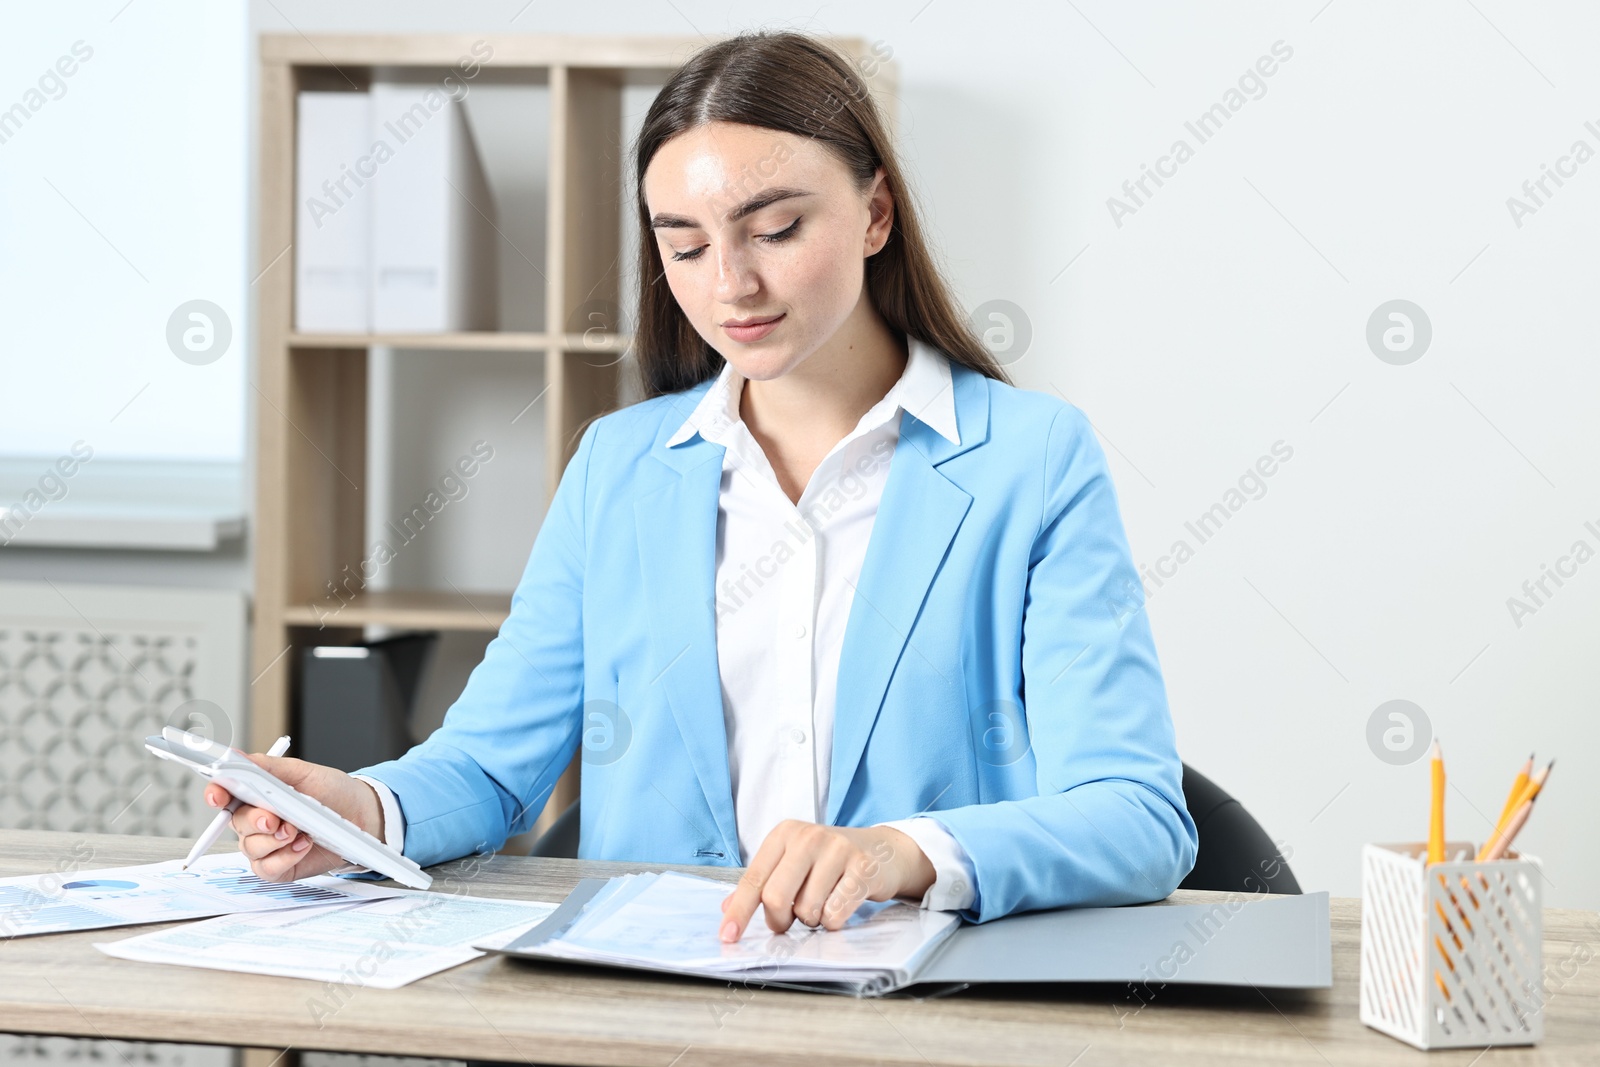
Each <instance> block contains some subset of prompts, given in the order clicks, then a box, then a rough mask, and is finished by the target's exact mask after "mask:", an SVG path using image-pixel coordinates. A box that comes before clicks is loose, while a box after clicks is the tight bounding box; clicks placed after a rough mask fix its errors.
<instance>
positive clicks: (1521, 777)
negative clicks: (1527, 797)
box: [1494, 753, 1533, 832]
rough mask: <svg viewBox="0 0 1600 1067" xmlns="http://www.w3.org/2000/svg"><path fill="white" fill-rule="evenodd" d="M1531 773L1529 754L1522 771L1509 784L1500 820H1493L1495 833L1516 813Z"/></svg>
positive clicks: (1531, 761) (1531, 756) (1531, 764)
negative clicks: (1509, 788) (1509, 789)
mask: <svg viewBox="0 0 1600 1067" xmlns="http://www.w3.org/2000/svg"><path fill="white" fill-rule="evenodd" d="M1532 773H1533V755H1532V754H1531V753H1530V754H1529V755H1528V762H1526V763H1524V764H1523V765H1522V769H1521V770H1519V771H1518V772H1517V777H1516V779H1515V780H1514V781H1513V782H1512V783H1511V792H1510V794H1508V795H1507V796H1506V806H1505V807H1504V808H1501V809H1500V818H1498V819H1496V820H1495V823H1494V828H1495V830H1496V832H1498V831H1499V829H1500V827H1502V826H1504V825H1505V824H1506V823H1507V822H1509V821H1510V819H1511V816H1512V815H1514V814H1515V813H1516V810H1517V801H1518V800H1520V799H1522V791H1523V790H1524V789H1526V788H1527V787H1528V776H1529V775H1531V774H1532Z"/></svg>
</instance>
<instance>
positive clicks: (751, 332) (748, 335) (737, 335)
mask: <svg viewBox="0 0 1600 1067" xmlns="http://www.w3.org/2000/svg"><path fill="white" fill-rule="evenodd" d="M786 315H787V312H786V313H785V314H784V315H779V316H778V317H777V318H775V319H773V320H772V321H770V322H762V323H757V324H756V325H754V326H724V327H723V328H722V329H723V332H724V333H726V334H727V335H728V336H729V337H731V338H733V339H734V340H735V341H743V342H749V341H759V340H761V339H762V338H763V337H765V336H767V334H769V333H771V332H772V331H773V330H776V329H777V328H778V324H779V323H780V322H782V321H783V320H784V318H785V316H786Z"/></svg>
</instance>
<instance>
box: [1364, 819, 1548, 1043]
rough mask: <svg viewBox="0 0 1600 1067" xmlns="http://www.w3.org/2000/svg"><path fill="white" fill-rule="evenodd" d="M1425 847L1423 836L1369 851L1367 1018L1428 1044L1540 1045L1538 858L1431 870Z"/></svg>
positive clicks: (1458, 850) (1470, 851)
mask: <svg viewBox="0 0 1600 1067" xmlns="http://www.w3.org/2000/svg"><path fill="white" fill-rule="evenodd" d="M1427 854H1428V846H1427V845H1426V844H1424V843H1420V842H1411V843H1405V844H1393V845H1376V844H1369V845H1367V846H1366V847H1365V848H1364V849H1363V850H1362V854H1361V897H1362V900H1361V1021H1362V1022H1363V1023H1365V1024H1366V1025H1368V1026H1370V1027H1372V1028H1373V1029H1375V1030H1380V1031H1382V1032H1383V1033H1386V1034H1388V1035H1389V1036H1391V1037H1395V1038H1398V1039H1400V1040H1401V1041H1404V1042H1406V1043H1408V1044H1410V1045H1414V1046H1416V1047H1417V1048H1421V1049H1432V1048H1460V1047H1465V1046H1480V1047H1482V1046H1488V1045H1531V1044H1534V1043H1535V1042H1537V1041H1538V1040H1539V1039H1540V1038H1542V1037H1543V1036H1544V1010H1543V1009H1544V1001H1545V993H1544V980H1543V975H1544V962H1543V957H1544V949H1543V940H1542V938H1543V934H1544V929H1543V922H1542V908H1543V899H1544V896H1543V890H1542V883H1543V877H1542V874H1541V871H1540V863H1539V860H1538V859H1537V858H1536V857H1534V856H1526V855H1519V854H1518V853H1516V852H1515V851H1508V852H1507V854H1506V858H1504V859H1499V860H1494V861H1492V862H1489V863H1477V862H1475V861H1473V860H1470V859H1463V860H1460V861H1453V862H1446V863H1436V864H1434V865H1432V866H1431V867H1430V866H1428V864H1427ZM1477 854H1478V849H1477V846H1475V845H1472V844H1469V843H1467V842H1463V841H1452V842H1450V843H1449V844H1448V845H1446V846H1445V855H1446V856H1465V857H1470V856H1476V855H1477Z"/></svg>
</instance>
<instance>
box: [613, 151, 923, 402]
mask: <svg viewBox="0 0 1600 1067" xmlns="http://www.w3.org/2000/svg"><path fill="white" fill-rule="evenodd" d="M644 194H645V203H646V205H647V207H648V209H649V213H650V223H651V230H652V231H653V233H654V234H655V239H656V242H657V246H658V247H659V248H660V250H661V261H662V265H663V267H664V268H665V271H666V276H667V284H668V285H669V286H671V288H672V295H673V296H674V297H675V298H676V299H677V301H678V306H679V307H681V308H682V309H683V313H684V314H685V315H687V316H688V318H689V321H690V322H691V323H693V324H694V328H695V330H696V331H698V332H699V334H700V336H701V337H704V338H705V339H706V342H707V343H708V344H710V345H711V347H712V348H714V349H716V350H717V352H719V353H720V354H721V355H722V356H723V358H724V359H726V360H727V361H728V362H730V363H732V364H733V366H734V369H735V370H737V371H739V373H741V374H743V375H744V376H745V377H746V378H753V379H757V380H766V379H770V378H776V377H779V376H781V375H783V374H786V373H788V372H789V371H790V370H792V369H793V368H794V367H796V366H798V365H799V364H800V363H802V362H803V361H804V360H805V359H806V357H808V356H809V355H811V354H812V353H813V352H815V351H816V350H817V349H818V348H819V347H821V346H822V345H823V344H825V343H826V342H827V341H828V340H829V338H831V337H833V336H834V335H835V334H836V333H838V332H839V331H840V327H841V326H843V325H845V324H846V322H847V321H848V320H850V319H851V317H852V315H862V314H870V303H869V301H868V298H867V297H866V295H865V289H864V286H863V278H864V274H865V266H864V264H865V260H866V257H868V256H870V255H872V254H874V253H875V252H877V251H878V250H879V249H881V248H882V247H883V245H884V243H885V242H886V241H887V239H888V234H889V230H890V226H891V223H892V220H893V210H892V206H893V205H892V199H891V197H890V196H889V193H888V191H887V186H886V184H885V183H884V181H883V172H882V170H881V169H880V171H879V172H878V176H877V178H876V179H875V180H874V182H873V185H872V187H871V188H869V189H868V190H867V191H866V192H859V191H857V189H856V187H855V184H854V182H852V181H851V178H850V174H849V172H848V171H847V170H846V169H845V166H844V164H843V163H842V162H841V161H840V160H839V158H838V157H837V156H835V155H833V153H832V152H830V151H829V150H828V149H826V148H824V147H822V146H821V145H819V144H817V143H816V142H815V141H814V140H811V139H809V138H803V137H796V136H794V135H792V134H788V133H783V132H781V131H778V130H771V129H766V128H764V127H758V126H745V125H742V124H736V123H727V122H713V123H708V124H706V125H703V126H699V127H696V128H695V129H692V130H688V131H685V132H684V133H681V134H679V135H678V136H676V137H674V138H672V139H671V140H670V141H667V142H666V143H665V144H664V145H662V146H661V148H660V149H658V150H657V152H656V154H655V157H654V158H653V159H652V160H651V161H650V165H649V167H648V168H647V169H646V171H645V176H644ZM774 319H775V320H776V322H771V321H770V320H774ZM741 321H753V322H754V323H756V324H760V323H763V322H766V323H768V324H767V325H764V326H762V325H750V326H744V327H741V326H740V325H739V323H740V322H741ZM853 325H858V324H853ZM849 332H852V331H847V333H849Z"/></svg>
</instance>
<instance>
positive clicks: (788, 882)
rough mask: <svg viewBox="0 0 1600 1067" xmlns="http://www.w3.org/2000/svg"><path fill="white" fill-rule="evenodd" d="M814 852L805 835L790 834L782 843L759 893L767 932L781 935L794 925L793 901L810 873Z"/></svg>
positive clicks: (814, 856) (807, 836)
mask: <svg viewBox="0 0 1600 1067" xmlns="http://www.w3.org/2000/svg"><path fill="white" fill-rule="evenodd" d="M816 852H817V850H816V848H815V847H814V846H813V844H812V842H811V841H810V840H809V835H807V834H791V835H790V836H789V838H788V840H787V841H786V842H785V843H784V849H783V855H782V857H780V858H779V860H778V865H777V866H776V867H774V868H773V869H772V873H771V874H770V875H768V876H767V882H766V885H765V886H764V887H763V888H762V890H761V907H762V909H763V910H764V911H765V912H766V914H767V928H768V929H770V930H771V931H772V932H773V933H775V934H781V933H783V932H784V931H785V930H787V929H789V927H791V926H793V925H794V920H795V911H794V906H795V901H796V898H798V897H799V895H800V886H801V885H802V884H803V883H804V882H805V880H806V875H808V874H809V873H811V864H812V862H813V860H814V859H815V858H816Z"/></svg>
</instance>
